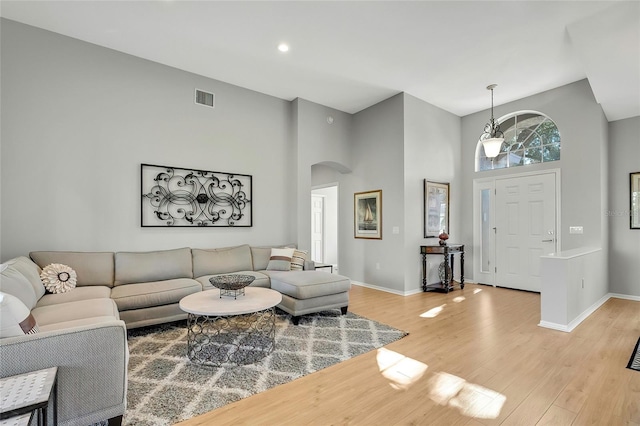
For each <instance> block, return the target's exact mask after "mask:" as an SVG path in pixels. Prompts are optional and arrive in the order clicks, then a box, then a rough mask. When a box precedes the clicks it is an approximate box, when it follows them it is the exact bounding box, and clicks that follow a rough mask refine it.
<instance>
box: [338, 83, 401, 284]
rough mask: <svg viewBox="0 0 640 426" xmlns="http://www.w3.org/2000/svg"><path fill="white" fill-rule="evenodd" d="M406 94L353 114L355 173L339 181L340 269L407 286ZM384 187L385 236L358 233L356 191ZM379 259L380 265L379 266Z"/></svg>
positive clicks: (362, 278) (371, 280) (361, 278)
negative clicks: (355, 233)
mask: <svg viewBox="0 0 640 426" xmlns="http://www.w3.org/2000/svg"><path fill="white" fill-rule="evenodd" d="M403 110H404V98H403V95H402V94H399V95H396V96H393V97H391V98H389V99H387V100H385V101H382V102H380V103H378V104H376V105H374V106H371V107H369V108H367V109H365V110H363V111H360V112H358V113H357V114H355V115H354V116H353V129H354V132H353V140H352V144H353V145H352V158H353V160H352V164H353V173H351V174H350V175H345V177H346V178H347V179H345V183H344V185H343V184H342V183H341V185H340V206H341V209H340V224H341V225H340V226H341V232H340V236H339V240H340V262H339V264H340V269H341V271H342V274H344V275H346V276H348V277H350V278H352V279H354V280H356V281H360V282H364V283H367V284H370V285H372V286H379V287H384V288H387V289H389V290H391V291H394V292H400V293H403V292H404V269H403V268H402V267H399V265H404V262H405V259H404V239H403V235H402V234H393V233H392V229H393V227H394V226H397V227H399V228H400V229H401V230H402V229H404V147H403V143H404V142H403V141H404V129H403V126H404V125H403V114H404V111H403ZM377 189H381V190H382V240H370V239H360V238H354V236H353V226H354V224H353V222H354V219H353V194H354V193H356V192H362V191H372V190H377ZM376 264H379V265H380V269H377V267H376Z"/></svg>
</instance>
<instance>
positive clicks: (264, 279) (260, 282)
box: [196, 271, 271, 290]
mask: <svg viewBox="0 0 640 426" xmlns="http://www.w3.org/2000/svg"><path fill="white" fill-rule="evenodd" d="M236 274H238V275H252V276H254V277H255V280H253V282H252V283H251V284H249V285H250V286H252V287H266V288H269V287H271V282H270V280H269V277H268V276H267V275H265V274H262V273H260V272H255V271H240V272H234V273H231V274H213V275H205V276H202V277H198V278H196V279H197V280H198V282H199V283H200V284H201V285H202V290H212V289H214V288H215V287H214V286H213V285H212V284H211V282H210V281H209V278H211V277H215V276H217V275H236Z"/></svg>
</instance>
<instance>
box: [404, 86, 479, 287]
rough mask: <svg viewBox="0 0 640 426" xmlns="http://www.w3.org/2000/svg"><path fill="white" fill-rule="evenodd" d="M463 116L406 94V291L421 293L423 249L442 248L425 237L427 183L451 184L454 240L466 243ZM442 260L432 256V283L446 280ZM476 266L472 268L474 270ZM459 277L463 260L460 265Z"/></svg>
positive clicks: (452, 235) (429, 264)
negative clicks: (440, 271) (440, 268)
mask: <svg viewBox="0 0 640 426" xmlns="http://www.w3.org/2000/svg"><path fill="white" fill-rule="evenodd" d="M460 124H461V120H460V117H458V116H456V115H454V114H451V113H450V112H447V111H444V110H442V109H440V108H437V107H435V106H433V105H430V104H428V103H426V102H424V101H421V100H420V99H417V98H415V97H413V96H411V95H408V94H405V95H404V193H405V199H404V221H405V228H404V229H403V230H402V231H403V234H404V245H405V246H404V251H405V259H406V260H405V292H412V291H416V290H419V289H421V284H422V263H421V261H422V258H421V257H420V254H419V252H420V251H419V246H421V245H432V244H438V239H437V238H428V239H425V238H424V196H423V195H424V194H423V193H424V189H423V187H424V185H423V182H424V179H428V180H429V181H434V182H449V194H450V204H449V207H450V214H449V233H450V240H449V241H450V242H453V243H457V242H461V241H463V240H462V237H461V236H462V235H463V233H462V223H461V222H460V213H461V212H462V210H463V209H464V204H465V203H464V202H463V198H462V191H461V186H460V183H461V182H462V174H461V169H460V158H461V155H460ZM442 260H443V259H442V257H441V256H427V262H428V263H427V265H428V266H427V268H428V271H427V274H428V275H427V282H428V283H429V284H432V283H437V282H439V281H440V279H439V278H438V265H439V264H440V262H442ZM470 266H471V265H470V264H468V265H467V267H466V269H467V270H470ZM455 267H456V271H455V272H454V274H455V277H456V279H458V277H459V273H460V272H459V270H460V262H459V258H457V259H456V263H455Z"/></svg>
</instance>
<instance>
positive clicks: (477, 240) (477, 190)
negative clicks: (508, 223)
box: [473, 168, 562, 287]
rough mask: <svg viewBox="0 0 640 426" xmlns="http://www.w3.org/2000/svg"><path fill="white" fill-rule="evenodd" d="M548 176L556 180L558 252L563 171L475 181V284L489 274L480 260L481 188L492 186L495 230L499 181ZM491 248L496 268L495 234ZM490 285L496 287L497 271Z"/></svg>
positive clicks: (557, 245)
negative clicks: (496, 191)
mask: <svg viewBox="0 0 640 426" xmlns="http://www.w3.org/2000/svg"><path fill="white" fill-rule="evenodd" d="M547 174H552V175H554V180H555V184H556V185H555V191H556V213H555V216H556V217H555V219H556V235H555V239H556V251H559V250H561V247H562V241H561V239H562V223H561V216H562V214H561V213H562V204H561V194H560V192H561V191H560V189H561V187H562V185H561V178H562V172H561V169H559V168H554V169H544V170H537V171H529V172H521V173H509V174H504V175H497V176H490V177H482V178H477V179H474V180H473V253H474V256H473V279H474V281H475V282H478V279H477V277H480V275H483V276H486V275H487V273H485V272H481V269H480V267H481V265H480V259H481V256H480V255H481V252H482V229H481V224H482V216H481V213H482V209H481V204H480V203H481V200H480V187H481V186H483V187H485V188H484V189H486V186H487V185H488V184H490V185H491V187H492V188H493V194H491V205H492V209H491V210H492V211H493V217H492V218H491V224H492V227H494V228H495V212H496V208H495V207H496V206H495V202H496V193H495V188H496V181H497V180H506V179H517V178H521V177H527V176H536V175H547ZM491 247H492V251H493V256H492V257H493V259H494V266H497V265H495V259H496V238H495V233H494V234H493V238H492V239H491ZM490 281H491V282H490V283H487V284H490V285H491V286H493V287H496V273H495V269H494V272H492V273H491V279H490Z"/></svg>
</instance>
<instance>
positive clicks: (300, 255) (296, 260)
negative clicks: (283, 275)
mask: <svg viewBox="0 0 640 426" xmlns="http://www.w3.org/2000/svg"><path fill="white" fill-rule="evenodd" d="M308 255H309V252H308V251H306V250H294V251H293V256H292V257H291V270H292V271H302V270H303V269H304V262H306V261H307V256H308Z"/></svg>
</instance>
